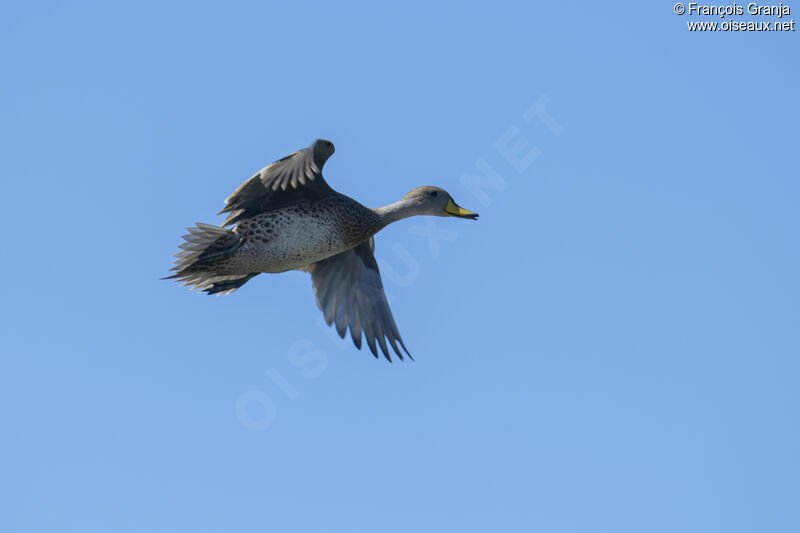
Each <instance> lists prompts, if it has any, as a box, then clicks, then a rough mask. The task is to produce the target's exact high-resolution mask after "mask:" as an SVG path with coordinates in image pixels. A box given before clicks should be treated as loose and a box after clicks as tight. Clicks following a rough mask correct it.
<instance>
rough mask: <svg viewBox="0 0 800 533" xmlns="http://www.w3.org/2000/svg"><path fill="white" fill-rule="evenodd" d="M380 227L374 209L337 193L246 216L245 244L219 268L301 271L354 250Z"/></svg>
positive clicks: (245, 271)
mask: <svg viewBox="0 0 800 533" xmlns="http://www.w3.org/2000/svg"><path fill="white" fill-rule="evenodd" d="M380 228H381V224H380V218H379V217H378V215H376V214H375V212H374V211H372V210H371V209H368V208H367V207H364V206H363V205H361V204H360V203H358V202H356V201H355V200H353V199H351V198H348V197H347V196H344V195H342V194H338V193H337V194H335V195H331V196H329V197H325V198H321V199H316V200H310V201H307V202H299V203H296V204H292V205H289V206H286V207H282V208H279V209H275V210H273V211H267V212H265V213H261V214H258V215H255V216H253V217H251V218H247V219H244V220H242V221H241V222H239V224H237V226H236V227H235V228H234V229H233V231H234V232H235V233H237V234H239V235H241V236H242V237H243V238H244V239H245V240H244V243H243V244H242V246H241V248H239V249H238V250H237V251H236V252H235V253H234V254H233V255H231V256H230V257H228V258H226V259H224V260H222V261H220V263H218V265H215V267H216V269H217V270H218V271H224V272H225V273H229V274H248V273H250V272H267V273H278V272H286V271H287V270H295V269H298V268H302V267H304V266H306V265H310V264H311V263H316V262H317V261H321V260H322V259H326V258H328V257H331V256H332V255H336V254H338V253H340V252H343V251H345V250H349V249H350V248H353V247H355V246H357V245H359V244H361V243H363V242H365V241H366V240H367V239H369V238H370V237H371V236H372V235H373V234H375V233H376V232H377V231H378V230H379V229H380Z"/></svg>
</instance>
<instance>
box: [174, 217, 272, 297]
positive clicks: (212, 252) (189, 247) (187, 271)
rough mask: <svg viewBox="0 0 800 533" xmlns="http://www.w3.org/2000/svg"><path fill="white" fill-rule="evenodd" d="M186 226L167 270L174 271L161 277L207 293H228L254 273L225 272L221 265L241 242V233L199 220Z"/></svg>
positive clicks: (242, 241) (242, 238) (242, 239)
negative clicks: (173, 259)
mask: <svg viewBox="0 0 800 533" xmlns="http://www.w3.org/2000/svg"><path fill="white" fill-rule="evenodd" d="M186 229H188V230H189V233H187V234H186V235H184V236H183V239H184V241H185V242H184V243H183V244H181V245H180V247H181V248H182V249H183V251H181V252H178V253H177V254H175V256H176V257H177V259H176V260H175V266H174V267H172V269H171V270H174V271H177V272H176V273H175V274H173V275H171V276H167V277H165V278H162V279H175V280H177V281H182V282H183V284H184V285H191V286H193V288H195V289H200V290H203V291H205V292H207V293H208V294H218V293H219V294H229V293H231V292H233V291H235V290H236V289H238V288H239V287H241V286H242V285H244V284H245V283H247V282H248V281H249V280H250V279H251V278H252V277H253V276H255V275H256V274H255V273H253V274H244V275H243V274H232V273H226V272H225V270H226V269H225V268H223V263H224V262H225V259H227V258H229V257H231V256H232V255H233V254H235V253H236V251H237V250H238V249H239V248H241V246H242V244H244V242H245V239H244V237H243V236H242V235H239V234H238V233H236V232H235V231H232V230H229V229H225V228H220V227H218V226H212V225H211V224H203V223H202V222H198V223H197V225H196V226H193V227H190V228H186Z"/></svg>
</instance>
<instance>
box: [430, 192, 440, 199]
mask: <svg viewBox="0 0 800 533" xmlns="http://www.w3.org/2000/svg"><path fill="white" fill-rule="evenodd" d="M438 194H439V191H432V192H431V197H432V198H436V195H438Z"/></svg>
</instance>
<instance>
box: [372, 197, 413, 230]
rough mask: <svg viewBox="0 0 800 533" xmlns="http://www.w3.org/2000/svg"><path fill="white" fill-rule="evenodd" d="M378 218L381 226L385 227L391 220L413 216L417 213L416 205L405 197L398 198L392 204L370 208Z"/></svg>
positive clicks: (395, 220)
mask: <svg viewBox="0 0 800 533" xmlns="http://www.w3.org/2000/svg"><path fill="white" fill-rule="evenodd" d="M372 211H373V212H374V213H375V214H376V215H378V219H379V220H380V223H381V227H386V226H388V225H389V224H391V223H392V222H397V221H398V220H401V219H404V218H408V217H413V216H414V215H418V214H419V210H418V209H417V206H416V205H415V204H413V203H411V202H409V201H408V200H406V199H402V200H399V201H397V202H395V203H393V204H389V205H385V206H383V207H377V208H375V209H373V210H372Z"/></svg>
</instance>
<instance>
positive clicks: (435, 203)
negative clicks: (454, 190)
mask: <svg viewBox="0 0 800 533" xmlns="http://www.w3.org/2000/svg"><path fill="white" fill-rule="evenodd" d="M403 201H404V202H406V203H407V204H409V205H411V206H414V212H415V214H418V215H429V216H435V217H458V218H469V219H472V220H476V219H477V218H478V213H473V212H472V211H470V210H468V209H464V208H463V207H461V206H459V205H458V204H457V203H455V202H454V201H453V197H452V196H450V193H448V192H447V191H446V190H444V189H440V188H439V187H432V186H425V187H417V188H416V189H412V190H411V191H409V193H408V194H406V195H405V196H404V197H403Z"/></svg>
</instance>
